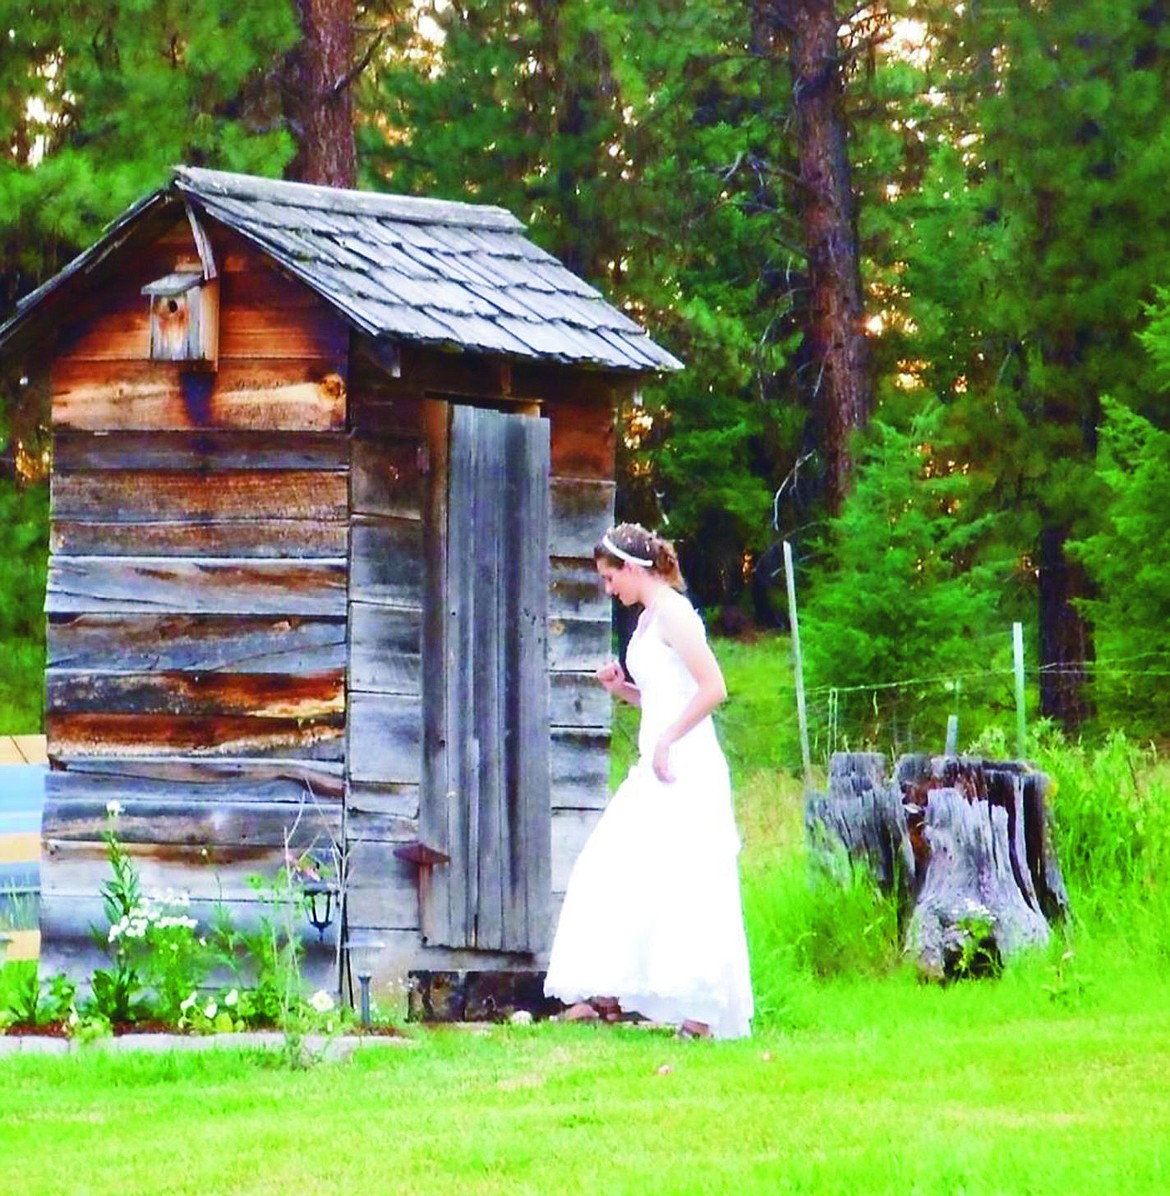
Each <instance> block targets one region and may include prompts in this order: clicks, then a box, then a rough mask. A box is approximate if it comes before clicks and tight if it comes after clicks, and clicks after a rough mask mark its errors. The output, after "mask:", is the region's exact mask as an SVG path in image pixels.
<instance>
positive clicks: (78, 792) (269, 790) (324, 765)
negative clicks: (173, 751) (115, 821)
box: [45, 757, 346, 809]
mask: <svg viewBox="0 0 1170 1196" xmlns="http://www.w3.org/2000/svg"><path fill="white" fill-rule="evenodd" d="M345 792H346V790H345V778H344V776H343V775H342V764H341V763H340V762H337V763H333V762H329V761H314V760H283V759H277V758H274V759H271V760H256V759H244V760H240V759H222V760H208V759H191V758H190V757H185V758H184V757H169V758H167V757H162V758H158V757H155V758H151V759H146V760H142V759H139V760H134V759H130V760H127V759H119V758H116V757H115V758H106V759H103V758H97V759H94V758H84V759H80V760H74V761H70V762H68V763H67V764H66V765H65V766H64V767H58V768H53V769H50V771H49V772H48V773H46V774H45V793H46V795H47V796H53V797H56V798H59V799H60V800H66V799H68V800H76V801H94V802H101V803H102V804H103V805H105V804H106V803H108V802H111V801H117V802H121V803H123V804H126V803H128V802H132V801H140V802H157V801H164V800H166V801H177V802H183V803H186V804H188V805H196V804H200V803H204V804H208V805H215V804H217V803H220V802H230V801H234V800H237V801H248V802H270V803H282V804H286V805H289V804H291V805H305V806H308V807H313V808H316V807H322V808H326V809H328V808H332V809H337V808H340V806H341V803H342V801H343V799H344V797H345Z"/></svg>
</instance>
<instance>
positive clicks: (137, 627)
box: [41, 219, 350, 984]
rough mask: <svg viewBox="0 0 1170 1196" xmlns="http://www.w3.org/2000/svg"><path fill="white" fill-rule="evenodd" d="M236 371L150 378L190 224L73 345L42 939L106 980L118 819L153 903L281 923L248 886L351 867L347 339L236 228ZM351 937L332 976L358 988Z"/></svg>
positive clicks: (67, 369)
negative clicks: (347, 857)
mask: <svg viewBox="0 0 1170 1196" xmlns="http://www.w3.org/2000/svg"><path fill="white" fill-rule="evenodd" d="M209 231H211V232H212V238H213V245H214V250H215V256H216V263H217V267H218V270H219V274H220V300H221V329H220V332H221V335H220V356H219V367H218V370H214V371H212V370H205V369H194V368H192V369H189V368H186V367H185V366H184V365H183V364H181V363H174V362H169V363H163V362H152V361H151V360H150V359H149V345H150V332H149V308H148V300H147V299H146V298H145V297H144V296H142V295H141V293H140V292H141V288H142V286H143V285H144V284H145V283H148V282H150V281H152V280H153V279H156V278H159V277H162V276H163V275H165V274H167V273H169V272H171V270H173V269H174V267H175V264H176V262H177V260H179V259H180V258H182V257H186V258H188V259H189V258H191V257H192V256H193V255H194V246H193V243H192V240H191V234H190V230H189V227H188V225H187V222H186V220H185V219H180V220H179V221H178V222H177V223H176V224H175V226H174V228H173V230H172V231H171V232H169V233H167V234H165V235H164V236H163V237H162V238H161V239H159V240H158V241H156V242H154V243H153V244H152V245H151V246H150V247H149V248H147V249H143V250H137V251H135V252H134V253H133V254H129V253H128V254H126V255H124V257H123V266H122V269H121V270H120V272H119V274H118V276H117V278H116V280H115V281H114V282H113V283H112V284H110V285H108V286H107V287H106V288H105V289H104V290H103V291H102V292H101V293H100V294H96V295H94V296H92V297H91V298H90V299H89V300H88V301H87V302H86V303H85V304H84V305H83V306H81V307H79V308H78V309H77V310H76V311H75V312H74V313H72V317H71V318H70V319H69V320H68V321H67V322H66V323H65V325H64V326H63V327H62V329H61V330H60V334H59V338H58V352H57V355H56V357H55V358H54V361H53V366H52V371H51V375H52V387H51V389H52V409H53V425H54V432H55V437H54V453H55V458H54V476H53V481H52V515H51V520H52V522H51V543H50V550H51V555H50V562H49V582H48V593H47V600H46V605H47V613H48V619H49V628H48V678H47V711H46V730H47V736H48V751H49V756H50V760H51V762H52V771H51V772H50V775H49V777H48V792H47V797H46V805H45V816H44V824H43V855H42V869H41V875H42V886H43V901H42V932H43V947H42V951H43V960H44V964H43V966H44V968H45V970H46V971H47V972H48V973H52V972H53V971H56V970H58V969H64V970H70V971H72V972H74V973H75V974H78V975H82V974H85V973H87V972H88V970H89V969H90V968H92V966H93V964H94V963H95V962H97V959H96V957H95V953H94V949H93V948H92V946H91V945H90V943H89V928H90V926H91V925H94V924H100V923H101V922H102V920H103V916H102V909H101V901H100V898H99V897H98V892H99V889H100V886H101V884H102V882H103V881H104V879H105V878H106V871H107V869H106V863H105V848H104V844H103V843H102V842H101V839H100V836H101V832H102V830H103V829H104V828H105V827H106V825H107V821H106V806H107V803H108V802H112V801H117V802H118V803H120V805H121V806H122V807H123V811H124V812H123V813H122V815H121V816H120V817H119V819H118V830H119V833H120V834H121V836H122V837H123V839H124V840H125V841H126V842H127V844H128V845H129V847H130V850H131V851H132V852H133V854H134V856H135V858H136V860H137V863H138V865H139V867H140V869H141V871H142V879H143V882H144V886H145V888H146V889H147V891H152V890H166V889H172V890H185V891H187V892H188V893H190V895H191V897H192V899H193V904H194V908H195V910H196V912H197V913H198V914H204V915H206V914H209V913H210V911H211V909H212V908H213V907H214V905H215V903H216V902H217V901H224V902H226V903H227V904H228V905H229V907H230V908H231V909H232V911H233V913H234V914H235V915H236V917H237V919H238V920H239V921H240V923H241V924H243V925H248V924H255V921H256V919H257V918H258V917H259V916H260V914H261V913H263V912H264V910H265V907H264V905H263V902H262V899H261V897H260V895H259V894H258V893H257V892H256V890H255V889H254V888H253V887H252V886H251V885H250V884H249V877H252V876H255V875H261V876H266V877H272V876H275V874H276V872H277V871H278V869H279V868H280V866H281V864H282V863H283V862H284V859H285V844H286V840H289V841H291V847H292V849H293V850H294V851H295V852H299V851H301V850H302V849H309V848H316V849H329V848H330V847H331V846H332V845H333V844H340V843H341V842H342V815H343V805H344V743H345V741H344V736H345V725H346V695H345V666H346V640H347V631H346V594H347V567H348V566H347V555H348V542H349V531H348V528H349V518H348V504H349V467H350V457H349V446H348V443H347V439H346V375H347V368H348V341H349V334H348V329H347V328H346V326H345V325H344V324H343V322H342V321H341V320H340V319H338V318H337V317H336V316H335V315H334V313H333V312H332V311H331V310H330V309H329V308H328V307H327V306H326V305H325V304H323V303H322V302H321V301H320V300H318V299H317V298H316V297H315V296H314V295H313V294H312V293H311V292H310V291H309V290H307V289H306V288H304V287H302V286H301V285H300V284H298V283H295V282H293V281H291V280H289V279H288V278H286V277H285V276H284V275H282V274H281V273H280V272H279V271H277V270H276V269H275V268H274V267H272V266H271V265H269V264H268V263H267V262H266V261H265V260H264V259H263V258H262V257H261V256H260V255H259V254H258V253H256V252H255V251H254V250H252V249H251V248H250V247H248V246H247V245H246V244H245V243H244V242H242V241H241V240H239V239H237V238H235V237H233V236H231V235H228V234H226V233H224V232H222V230H220V231H217V230H215V229H214V228H212V229H211V230H209ZM337 929H338V928H337V927H336V926H335V927H334V928H332V929H331V932H330V936H329V937H327V939H326V942H325V943H324V944H321V945H319V946H318V942H317V935H316V933H315V932H313V931H312V930H311V929H309V927H308V924H307V922H306V923H305V931H306V933H307V935H308V936H309V937H308V939H307V942H308V945H309V946H310V948H311V949H310V952H309V963H308V966H309V970H310V972H311V973H313V974H314V976H315V977H319V978H320V979H321V981H323V982H325V983H329V984H332V983H335V976H336V972H335V967H334V944H332V943H331V942H330V941H329V938H332V937H334V936H335V935H336V932H337Z"/></svg>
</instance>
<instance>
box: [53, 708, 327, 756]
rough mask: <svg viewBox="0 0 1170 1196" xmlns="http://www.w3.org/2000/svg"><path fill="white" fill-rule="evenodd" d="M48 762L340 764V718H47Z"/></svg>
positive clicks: (101, 716) (112, 715) (141, 715)
mask: <svg viewBox="0 0 1170 1196" xmlns="http://www.w3.org/2000/svg"><path fill="white" fill-rule="evenodd" d="M45 733H46V736H47V739H48V751H49V758H50V759H51V760H69V759H75V758H77V757H80V756H87V757H93V756H117V757H124V756H166V755H173V754H174V753H183V754H186V755H192V756H278V757H281V758H291V757H302V758H308V759H313V760H342V759H344V750H345V716H344V714H327V715H321V716H319V717H317V718H311V719H299V718H248V717H240V716H228V715H221V716H206V717H189V716H175V715H169V716H168V715H149V714H48V715H46V717H45Z"/></svg>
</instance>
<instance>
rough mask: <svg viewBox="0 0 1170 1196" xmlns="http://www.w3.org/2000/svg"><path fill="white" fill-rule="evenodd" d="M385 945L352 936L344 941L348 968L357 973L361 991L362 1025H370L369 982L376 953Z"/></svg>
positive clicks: (372, 974) (351, 986)
mask: <svg viewBox="0 0 1170 1196" xmlns="http://www.w3.org/2000/svg"><path fill="white" fill-rule="evenodd" d="M385 945H386V944H385V943H383V942H382V941H381V940H380V939H371V938H365V937H364V936H362V935H354V936H352V937H350V938H347V939H346V940H345V954H346V958H347V959H348V961H349V964H350V966H351V967H352V968H353V969H354V971H356V972H357V978H358V983H359V984H360V985H361V989H362V1025H363V1026H368V1025H369V1024H370V981H371V980H372V979H373V976H374V965H375V964H376V963H377V961H378V953H379V952H380V951H381V950H382V948H383V947H384V946H385ZM350 997H351V999H352V997H353V981H352V980H351V981H350Z"/></svg>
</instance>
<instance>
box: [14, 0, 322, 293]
mask: <svg viewBox="0 0 1170 1196" xmlns="http://www.w3.org/2000/svg"><path fill="white" fill-rule="evenodd" d="M0 27H2V28H3V29H5V30H6V31H7V36H6V37H5V38H3V39H0V79H3V80H4V82H3V88H2V90H0V144H3V145H4V146H5V148H6V150H7V152H6V153H5V154H4V155H3V157H2V158H0V278H2V280H3V290H2V299H3V306H4V307H10V306H11V304H12V303H13V302H14V301H15V299H16V298H17V297H18V296H19V295H21V294H24V293H25V292H27V291H29V290H31V289H32V287H33V286H34V285H36V284H37V283H39V282H41V281H43V280H44V278H46V277H47V276H48V275H49V274H51V273H52V272H53V271H54V270H55V269H56V268H57V267H59V266H60V265H62V264H63V263H64V262H65V261H66V260H67V259H68V258H69V257H71V256H72V255H73V254H75V253H76V252H77V251H78V250H80V249H81V248H83V247H84V246H85V245H87V244H89V243H90V242H91V241H92V240H94V238H95V237H96V236H97V235H98V233H99V232H100V231H101V229H102V228H103V227H104V225H105V224H106V223H107V222H108V221H109V220H110V219H112V218H113V217H114V216H116V215H117V214H118V213H120V212H121V211H122V210H124V209H125V208H126V207H128V206H129V205H130V204H131V203H133V202H134V201H135V200H137V199H139V198H141V196H142V195H144V194H145V193H147V192H148V191H150V190H151V189H152V188H153V187H156V186H158V185H159V184H160V183H162V182H163V181H164V180H165V179H166V177H167V175H168V173H169V171H170V168H171V167H172V166H174V165H175V164H177V163H179V162H186V163H191V164H195V165H204V166H216V167H222V168H226V169H231V170H243V171H253V172H255V173H260V174H279V173H280V170H281V167H282V166H283V165H284V163H285V162H287V161H288V159H289V157H290V156H291V154H292V151H293V142H292V139H291V137H290V136H289V134H288V132H287V130H286V129H285V128H284V117H283V113H282V111H281V107H280V95H279V88H278V86H277V82H278V73H279V67H280V65H281V62H282V60H283V56H284V54H285V52H286V51H287V50H288V49H289V48H290V47H291V46H292V45H293V43H294V42H295V41H296V38H297V36H298V29H297V24H296V20H295V16H294V13H293V9H292V5H291V3H290V0H258V2H256V3H250V4H234V5H232V4H227V3H225V2H224V0H200V2H196V3H186V2H185V3H179V2H178V0H116V2H115V0H93V2H88V3H83V4H79V5H65V4H60V3H48V4H33V5H32V6H31V7H30V5H28V4H27V3H19V4H18V3H16V2H15V0H0Z"/></svg>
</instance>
